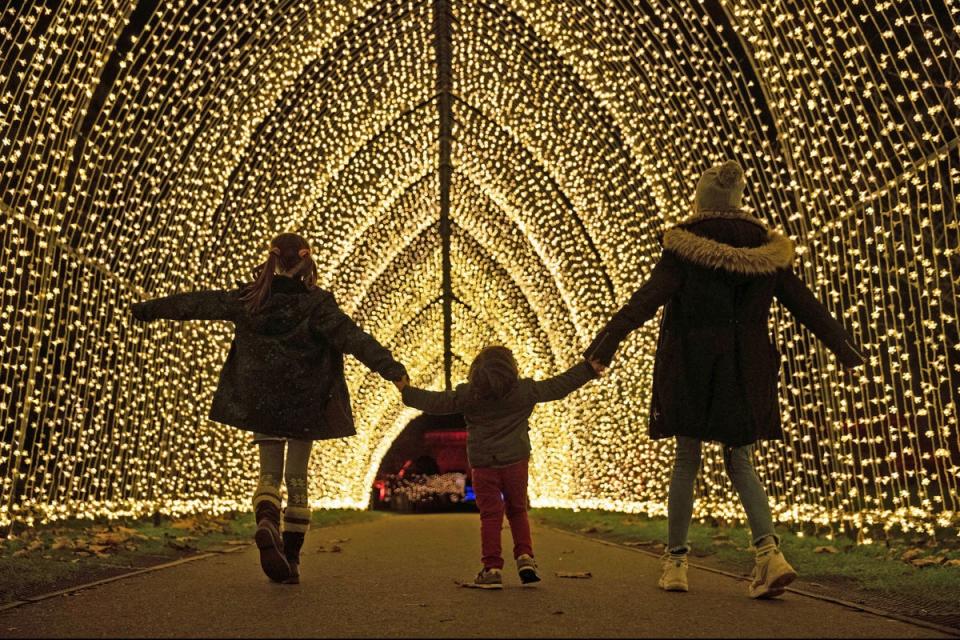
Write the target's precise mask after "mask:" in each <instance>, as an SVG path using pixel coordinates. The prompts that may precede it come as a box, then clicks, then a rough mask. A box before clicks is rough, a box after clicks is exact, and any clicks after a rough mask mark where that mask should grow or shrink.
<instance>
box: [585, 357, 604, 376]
mask: <svg viewBox="0 0 960 640" xmlns="http://www.w3.org/2000/svg"><path fill="white" fill-rule="evenodd" d="M587 363H589V365H590V366H591V367H592V368H593V372H594V373H596V374H597V375H598V376H602V375H603V373H604V372H605V371H606V370H607V367H606V366H605V365H604V364H603V363H602V362H600V361H599V360H596V359H594V358H589V359H587Z"/></svg>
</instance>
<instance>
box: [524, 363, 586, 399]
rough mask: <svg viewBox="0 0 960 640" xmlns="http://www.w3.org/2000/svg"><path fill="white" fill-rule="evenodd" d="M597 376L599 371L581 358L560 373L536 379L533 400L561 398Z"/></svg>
mask: <svg viewBox="0 0 960 640" xmlns="http://www.w3.org/2000/svg"><path fill="white" fill-rule="evenodd" d="M596 377H597V372H596V370H595V369H594V367H593V366H592V365H591V364H590V363H589V362H587V361H585V360H581V361H580V362H578V363H577V364H575V365H573V366H572V367H570V368H569V369H567V370H566V371H564V372H563V373H561V374H560V375H557V376H553V377H552V378H547V379H546V380H537V381H535V382H534V383H533V400H534V402H552V401H553V400H560V399H561V398H565V397H567V396H568V395H570V393H572V392H573V391H576V390H577V389H579V388H580V387H582V386H583V385H585V384H586V383H587V382H589V381H590V380H593V379H594V378H596Z"/></svg>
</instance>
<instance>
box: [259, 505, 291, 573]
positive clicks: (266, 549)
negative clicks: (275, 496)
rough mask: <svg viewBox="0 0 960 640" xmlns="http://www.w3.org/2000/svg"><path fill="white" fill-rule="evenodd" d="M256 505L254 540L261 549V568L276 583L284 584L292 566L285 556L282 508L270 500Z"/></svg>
mask: <svg viewBox="0 0 960 640" xmlns="http://www.w3.org/2000/svg"><path fill="white" fill-rule="evenodd" d="M256 504H257V506H256V510H255V513H256V518H257V531H256V533H254V534H253V538H254V540H256V542H257V548H258V549H260V567H261V568H262V569H263V572H264V573H265V574H267V577H268V578H270V579H271V580H273V581H274V582H283V581H284V580H286V579H287V578H289V577H290V565H289V564H288V563H287V559H286V557H285V556H284V555H283V538H282V537H281V536H280V507H278V506H277V505H276V504H274V503H273V502H272V501H270V500H260V501H258V502H257V503H256Z"/></svg>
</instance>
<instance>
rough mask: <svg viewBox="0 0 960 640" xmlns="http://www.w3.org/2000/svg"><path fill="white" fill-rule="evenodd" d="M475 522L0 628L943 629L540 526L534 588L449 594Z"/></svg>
mask: <svg viewBox="0 0 960 640" xmlns="http://www.w3.org/2000/svg"><path fill="white" fill-rule="evenodd" d="M478 529H479V523H478V521H477V516H476V514H447V515H423V516H420V515H410V516H385V517H382V518H378V519H375V520H372V521H370V522H368V523H364V524H352V525H343V526H336V527H330V528H324V529H317V530H315V531H314V532H312V534H311V535H309V536H308V540H307V545H306V548H305V552H306V553H305V556H304V559H303V570H304V579H303V583H302V584H301V585H299V586H291V585H277V584H271V583H270V582H269V581H267V579H266V578H265V577H264V576H263V575H262V574H261V573H260V571H259V566H258V563H257V555H256V554H257V552H256V550H255V549H253V548H247V549H246V550H244V551H241V552H238V553H230V554H224V555H218V556H215V557H211V558H206V559H201V560H197V561H195V562H189V563H186V564H182V565H179V566H176V567H172V568H169V569H163V570H160V571H155V572H152V573H148V574H144V575H141V576H136V577H132V578H129V579H125V580H120V581H117V582H112V583H109V584H106V585H103V586H100V587H96V588H93V589H88V590H84V591H80V592H78V593H76V594H73V595H69V596H63V597H57V598H53V599H49V600H44V601H41V602H37V603H31V604H27V605H24V606H21V607H18V608H16V609H12V610H9V611H5V612H2V613H0V636H3V637H19V636H27V637H41V636H44V637H51V636H52V637H145V636H154V637H172V636H177V637H210V636H217V637H224V636H233V637H238V636H239V637H290V636H301V637H303V636H355V637H384V636H407V637H409V636H419V637H426V636H440V637H464V636H471V637H480V636H496V637H516V636H528V637H530V636H541V637H559V636H566V637H570V636H579V637H610V636H634V637H636V636H640V637H665V636H666V637H778V638H782V637H821V638H822V637H851V638H854V637H873V638H876V637H947V636H944V635H942V634H938V633H937V632H935V631H931V630H929V629H925V628H921V627H917V626H913V625H910V624H907V623H904V622H900V621H896V620H891V619H887V618H884V617H881V616H876V615H873V614H869V613H864V612H860V611H855V610H852V609H849V608H846V607H842V606H839V605H835V604H831V603H826V602H822V601H818V600H815V599H812V598H807V597H804V596H799V595H796V594H790V593H788V594H786V595H785V596H784V597H782V598H781V599H780V600H778V601H769V602H757V601H753V600H750V599H749V598H747V596H746V593H745V590H746V583H745V582H742V581H738V580H735V579H732V578H728V577H725V576H722V575H718V574H715V573H710V572H706V571H701V570H697V569H691V571H690V582H691V591H690V592H689V593H685V594H676V593H665V592H663V591H660V590H659V589H658V588H657V586H656V581H657V576H658V573H659V563H658V561H657V560H656V559H655V558H652V557H649V556H646V555H643V554H640V553H635V552H633V551H631V550H629V549H621V548H617V547H613V546H609V545H604V544H600V543H597V542H595V541H591V540H588V539H584V538H580V537H572V536H570V535H567V534H564V533H561V532H557V531H554V530H551V529H546V528H543V527H535V529H534V540H535V546H536V549H537V555H538V559H539V562H540V565H541V572H542V574H543V575H544V581H543V582H542V583H541V586H539V587H538V588H536V589H526V588H521V587H520V586H519V580H518V579H517V577H516V574H515V573H514V570H513V569H514V568H513V565H512V563H511V562H508V564H507V570H506V571H505V582H506V587H505V588H504V589H503V591H500V592H488V591H480V590H475V589H463V588H458V587H457V586H456V584H455V581H456V580H468V579H470V578H471V577H472V576H473V574H474V573H475V572H476V570H477V569H478V568H479V567H478V564H479V560H478V556H479V549H478V546H479V545H478ZM508 537H509V531H505V532H504V540H505V542H506V541H507V539H508ZM334 545H337V546H339V547H340V548H341V551H340V552H330V551H329V550H330V549H331V548H332V547H333V546H334ZM505 547H506V548H507V549H509V544H506V545H505ZM556 571H590V572H591V573H592V575H593V577H592V578H590V579H579V580H578V579H564V578H558V577H556V576H555V575H554V572H556Z"/></svg>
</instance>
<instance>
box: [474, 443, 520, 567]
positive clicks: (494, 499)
mask: <svg viewBox="0 0 960 640" xmlns="http://www.w3.org/2000/svg"><path fill="white" fill-rule="evenodd" d="M527 462H528V460H527V459H524V460H521V461H520V462H516V463H514V464H511V465H510V466H507V467H500V468H498V469H494V468H490V467H486V468H478V467H474V468H473V493H474V495H476V497H477V508H479V509H480V546H481V548H482V550H483V566H484V568H486V569H502V568H503V556H502V555H501V547H500V529H501V528H502V527H503V512H504V507H506V512H507V521H509V522H510V533H511V534H513V557H514V558H516V557H517V556H520V555H522V554H524V553H526V554H528V555H530V556H532V555H533V542H532V541H531V539H530V521H529V520H528V519H527Z"/></svg>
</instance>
